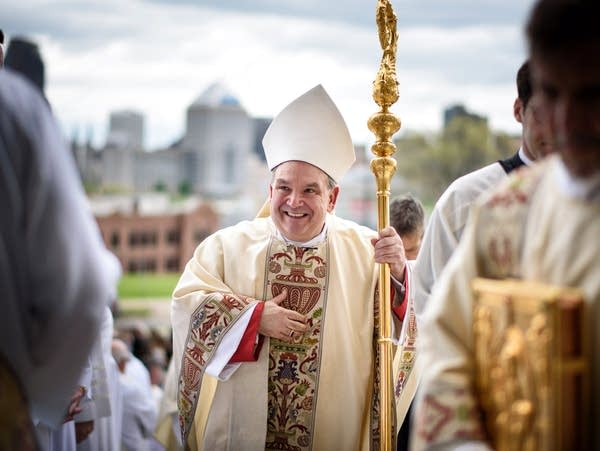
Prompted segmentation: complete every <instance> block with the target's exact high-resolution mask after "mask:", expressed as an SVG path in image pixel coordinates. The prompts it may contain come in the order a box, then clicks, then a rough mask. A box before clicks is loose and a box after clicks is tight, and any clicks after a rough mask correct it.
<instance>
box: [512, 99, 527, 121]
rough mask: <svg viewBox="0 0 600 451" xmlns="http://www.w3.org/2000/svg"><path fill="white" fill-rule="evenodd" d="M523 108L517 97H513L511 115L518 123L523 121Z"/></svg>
mask: <svg viewBox="0 0 600 451" xmlns="http://www.w3.org/2000/svg"><path fill="white" fill-rule="evenodd" d="M523 109H524V108H523V102H522V101H521V99H519V98H518V97H517V98H516V99H515V103H514V104H513V116H514V117H515V120H516V121H517V122H518V123H519V124H522V123H523V115H524V114H525V112H524V111H523Z"/></svg>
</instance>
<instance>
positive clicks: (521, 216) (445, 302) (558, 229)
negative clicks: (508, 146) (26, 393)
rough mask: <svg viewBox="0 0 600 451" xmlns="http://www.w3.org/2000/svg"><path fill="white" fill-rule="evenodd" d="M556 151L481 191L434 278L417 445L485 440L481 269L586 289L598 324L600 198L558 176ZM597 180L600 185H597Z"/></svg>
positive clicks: (599, 427) (484, 273)
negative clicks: (477, 295) (477, 320)
mask: <svg viewBox="0 0 600 451" xmlns="http://www.w3.org/2000/svg"><path fill="white" fill-rule="evenodd" d="M561 171H563V172H564V167H563V166H562V162H561V161H560V160H559V159H558V157H550V158H549V159H547V160H546V161H545V162H542V163H539V164H538V165H536V166H534V167H532V168H531V169H530V170H525V171H522V172H520V173H519V172H518V173H515V174H514V175H512V176H511V178H510V179H509V180H508V181H507V182H506V183H503V184H502V186H501V187H500V188H499V189H497V190H494V191H493V192H491V193H490V194H488V195H486V196H485V197H484V198H482V199H480V201H479V202H478V204H477V208H475V209H474V210H473V212H472V215H471V219H470V222H469V225H468V227H467V229H466V231H465V234H464V236H463V238H462V240H461V243H460V245H459V247H458V249H457V251H456V253H455V255H454V256H453V257H452V259H451V260H450V262H449V263H448V267H447V269H446V270H445V271H444V272H443V274H442V278H441V279H440V282H439V284H438V285H436V287H435V289H434V291H433V294H432V297H431V299H430V301H429V303H428V305H427V309H426V311H425V313H424V318H423V319H424V320H423V324H422V325H421V326H422V327H421V329H420V331H421V337H422V339H423V340H422V341H421V342H420V343H422V353H421V356H422V358H423V360H424V362H423V365H424V367H426V368H427V371H426V372H424V373H423V377H422V382H421V388H420V390H419V396H418V400H419V402H418V404H417V409H416V417H417V427H416V430H415V431H414V433H413V437H412V438H413V440H412V443H411V444H412V446H413V449H417V450H420V449H426V448H431V449H433V448H435V449H436V450H438V449H456V447H457V446H461V445H466V444H470V445H472V446H478V447H479V448H478V449H486V444H485V443H484V442H483V441H482V440H483V437H484V436H483V433H482V424H481V418H480V415H479V409H478V404H477V400H476V398H475V396H474V393H473V387H474V375H473V361H472V352H473V334H472V319H473V316H472V304H473V298H472V292H471V288H470V282H471V280H472V279H473V278H474V277H489V278H506V277H515V278H522V279H526V280H533V281H539V282H544V283H549V284H553V285H560V286H566V287H576V288H578V289H580V290H581V291H582V292H583V294H584V297H585V300H586V301H587V303H588V304H589V318H588V320H589V321H590V324H588V326H592V324H593V323H594V322H596V320H597V318H598V317H599V314H600V258H598V237H600V201H599V197H600V196H598V195H597V194H598V193H596V197H595V198H594V199H592V200H590V199H582V198H578V197H573V196H572V195H569V194H567V193H566V192H565V190H564V189H562V188H563V187H562V186H561V185H560V183H558V181H559V174H561ZM596 188H597V187H596ZM588 330H589V331H590V349H591V350H593V355H592V374H591V381H592V382H591V397H590V401H589V402H590V407H591V416H590V418H592V428H591V429H592V435H593V438H592V439H593V441H592V443H590V447H589V449H598V446H600V440H599V439H600V433H599V431H600V371H599V370H600V366H599V365H600V355H599V352H600V351H599V350H600V331H599V329H598V328H597V327H595V326H592V327H589V328H588Z"/></svg>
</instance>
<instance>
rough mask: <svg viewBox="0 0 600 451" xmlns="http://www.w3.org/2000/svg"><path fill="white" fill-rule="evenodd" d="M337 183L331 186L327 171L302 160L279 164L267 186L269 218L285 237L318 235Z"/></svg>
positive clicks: (304, 238) (330, 208)
mask: <svg viewBox="0 0 600 451" xmlns="http://www.w3.org/2000/svg"><path fill="white" fill-rule="evenodd" d="M338 193H339V187H337V186H336V187H335V188H333V189H332V190H330V189H329V188H328V186H327V175H326V174H325V173H324V172H323V171H321V170H320V169H318V168H317V167H315V166H313V165H311V164H308V163H304V162H303V161H287V162H285V163H282V164H280V165H279V166H278V167H277V168H276V169H275V173H274V176H273V182H272V183H271V185H270V186H269V198H270V200H271V218H272V219H273V222H274V223H275V225H276V226H277V228H278V229H279V231H280V232H281V233H282V234H283V236H285V237H286V238H288V239H290V240H292V241H300V242H305V241H308V240H310V239H312V238H314V237H315V236H317V235H318V234H319V233H320V232H321V230H322V229H323V226H324V225H325V218H326V215H327V213H328V212H331V211H333V208H334V207H335V202H336V200H337V196H338Z"/></svg>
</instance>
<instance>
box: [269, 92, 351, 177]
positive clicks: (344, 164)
mask: <svg viewBox="0 0 600 451" xmlns="http://www.w3.org/2000/svg"><path fill="white" fill-rule="evenodd" d="M262 142H263V147H264V149H265V156H266V157H267V164H268V165H269V169H270V170H272V169H273V168H275V167H277V166H278V165H280V164H281V163H284V162H286V161H292V160H293V161H304V162H306V163H310V164H312V165H313V166H316V167H318V168H319V169H321V170H322V171H324V172H325V173H327V175H329V176H330V177H331V178H332V179H333V180H335V181H336V182H339V181H340V179H341V178H342V176H343V175H344V174H345V173H346V171H348V169H350V166H352V163H354V160H355V155H354V146H353V144H352V138H350V132H349V131H348V127H347V126H346V122H345V121H344V118H343V117H342V115H341V114H340V112H339V110H338V109H337V107H336V106H335V103H333V100H331V97H329V95H328V94H327V92H326V91H325V89H324V88H323V86H321V85H318V86H315V87H314V88H312V89H311V90H310V91H308V92H306V93H305V94H302V95H301V96H300V97H298V98H297V99H296V100H294V101H293V102H291V103H290V104H289V105H288V106H286V107H285V108H284V109H283V110H282V111H281V112H280V113H279V114H278V115H277V116H276V117H275V119H273V122H271V125H270V126H269V128H268V129H267V131H266V133H265V137H264V138H263V141H262Z"/></svg>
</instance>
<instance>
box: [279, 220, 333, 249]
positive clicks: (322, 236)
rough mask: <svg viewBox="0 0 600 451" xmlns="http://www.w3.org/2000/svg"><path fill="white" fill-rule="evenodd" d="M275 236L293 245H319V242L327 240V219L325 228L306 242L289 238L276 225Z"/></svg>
mask: <svg viewBox="0 0 600 451" xmlns="http://www.w3.org/2000/svg"><path fill="white" fill-rule="evenodd" d="M275 236H276V237H277V238H278V239H280V240H281V241H284V242H285V243H286V244H291V245H292V246H296V247H317V246H318V245H319V244H321V243H322V242H323V241H325V238H327V220H325V225H324V226H323V230H321V233H319V234H318V235H317V236H315V237H314V238H311V239H310V240H308V241H306V242H300V241H294V240H288V239H287V238H286V237H285V236H283V234H282V233H281V232H280V231H279V229H278V228H277V227H275Z"/></svg>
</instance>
